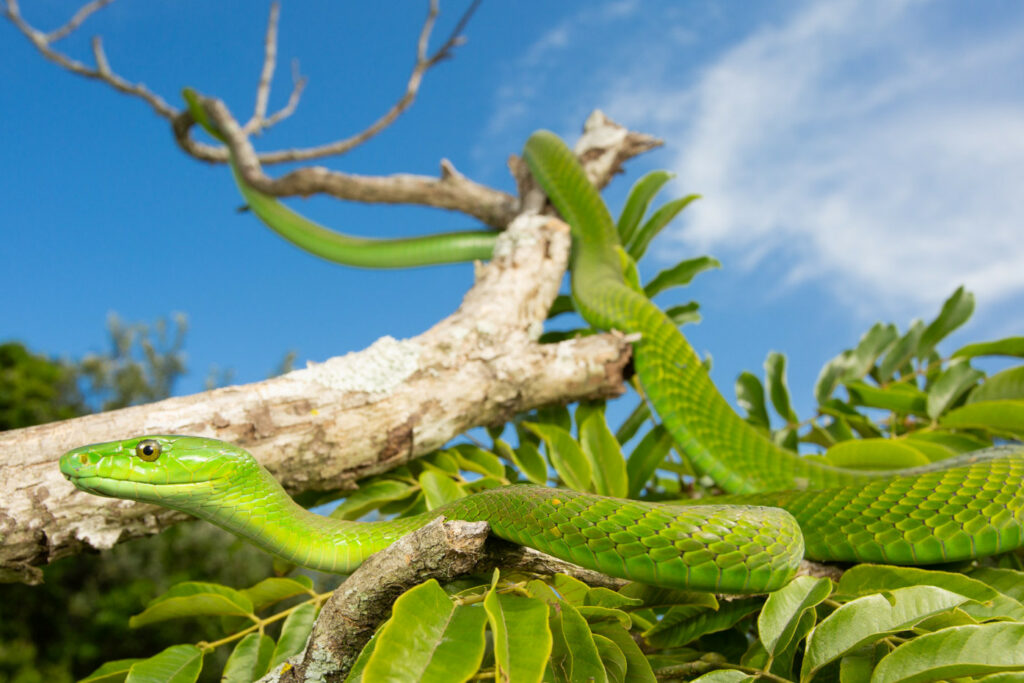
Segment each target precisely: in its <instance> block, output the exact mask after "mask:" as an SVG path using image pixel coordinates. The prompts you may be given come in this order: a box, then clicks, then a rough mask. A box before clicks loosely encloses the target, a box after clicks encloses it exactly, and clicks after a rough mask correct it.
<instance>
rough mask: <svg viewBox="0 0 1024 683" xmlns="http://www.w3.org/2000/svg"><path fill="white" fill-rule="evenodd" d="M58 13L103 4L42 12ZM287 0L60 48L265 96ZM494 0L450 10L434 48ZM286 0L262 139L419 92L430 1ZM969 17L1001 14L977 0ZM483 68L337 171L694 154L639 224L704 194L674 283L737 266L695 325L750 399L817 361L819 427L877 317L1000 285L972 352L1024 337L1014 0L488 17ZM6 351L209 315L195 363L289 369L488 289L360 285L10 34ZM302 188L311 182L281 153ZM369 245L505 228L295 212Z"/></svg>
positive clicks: (3, 197)
mask: <svg viewBox="0 0 1024 683" xmlns="http://www.w3.org/2000/svg"><path fill="white" fill-rule="evenodd" d="M22 4H23V7H22V12H23V14H24V15H25V16H26V18H27V19H28V20H29V21H30V22H32V23H33V24H34V25H36V26H37V27H39V28H41V29H43V30H50V29H52V28H55V27H56V26H57V25H60V24H62V23H63V22H64V21H65V20H66V19H67V17H69V16H70V15H71V13H73V11H74V9H75V8H76V7H77V5H76V3H66V2H56V1H55V0H47V1H45V2H34V1H32V0H25V1H24V2H23V3H22ZM267 6H268V5H267V3H265V2H260V3H202V2H198V1H192V0H181V1H178V2H174V3H143V2H139V1H138V0H118V2H115V3H114V4H113V5H111V6H110V7H108V8H106V9H105V10H103V11H102V12H101V13H100V14H98V15H96V16H94V17H93V18H91V19H90V20H89V21H88V22H87V24H86V25H85V26H84V27H83V29H81V30H80V31H79V32H78V33H77V34H76V35H73V36H72V37H70V38H68V39H67V40H65V41H63V42H62V43H60V44H59V46H60V47H61V48H62V49H64V50H66V51H67V52H70V53H71V54H73V55H75V56H76V57H78V58H80V59H83V60H86V61H88V60H89V59H90V53H89V47H88V41H89V39H90V37H91V36H92V35H94V34H101V35H103V37H104V44H105V47H106V51H107V55H108V57H109V60H110V62H111V64H112V66H113V68H114V69H115V70H116V71H118V72H119V73H120V74H121V75H123V76H124V77H126V78H128V79H129V80H133V81H134V80H141V81H144V82H145V83H146V84H147V85H148V86H149V87H150V88H152V89H153V90H155V91H156V92H158V93H160V94H161V95H163V96H164V97H165V98H166V99H168V100H169V101H171V102H174V103H177V101H178V100H179V97H178V94H177V93H179V92H180V89H181V88H182V87H183V86H192V87H195V88H197V89H199V90H200V91H202V92H205V93H207V94H211V95H215V96H218V97H221V98H222V99H224V100H225V101H226V102H227V103H228V105H229V106H230V107H231V108H232V109H233V110H234V111H235V113H236V115H237V116H239V117H243V116H245V115H247V114H248V112H249V111H251V108H252V101H253V96H254V92H255V83H256V80H257V77H258V73H259V68H260V63H261V58H262V37H263V31H264V27H265V21H266V9H267ZM464 6H465V3H464V2H459V3H456V2H446V3H443V4H442V10H443V15H442V19H441V22H440V25H439V27H438V30H437V31H436V33H435V44H436V42H437V41H439V40H440V39H441V38H442V37H443V36H445V35H447V33H446V31H447V30H448V29H449V28H450V27H451V25H452V23H453V22H454V21H455V19H456V18H457V16H458V14H459V13H460V12H461V10H462V9H463V7H464ZM378 7H380V6H375V5H374V4H373V3H328V2H306V3H285V4H284V7H283V8H282V12H281V25H280V40H279V67H278V72H277V75H276V78H275V89H274V92H273V93H272V99H271V107H272V108H274V107H275V106H280V105H282V104H283V103H284V101H285V100H286V98H287V95H288V92H289V90H290V85H291V83H290V80H291V76H290V61H291V60H292V59H293V58H295V59H298V60H299V63H300V68H301V72H302V73H303V74H304V75H306V76H308V77H309V84H308V87H307V89H306V92H305V95H304V96H303V99H302V103H301V104H300V106H299V110H298V112H297V113H296V115H295V116H294V117H293V118H292V119H290V120H289V121H287V122H285V123H283V124H281V125H279V126H278V127H276V128H274V129H273V130H271V131H270V132H269V133H268V134H266V135H265V136H264V137H263V138H262V139H259V140H257V146H258V147H259V148H260V149H278V148H284V147H290V146H309V145H314V144H320V143H323V142H326V141H329V140H333V139H337V138H340V137H344V136H346V135H348V134H350V133H352V132H354V131H357V130H360V129H362V128H363V127H365V126H366V125H367V124H368V123H369V122H371V121H372V120H374V119H375V118H376V117H377V116H378V115H379V114H380V113H381V112H383V111H384V110H386V108H387V107H389V106H390V105H391V104H392V102H393V101H394V100H395V99H396V98H397V97H398V96H399V94H400V93H401V91H402V90H403V88H404V85H405V80H406V78H407V75H408V69H409V68H410V67H411V63H412V59H413V55H414V52H413V51H414V44H415V40H416V36H417V34H418V31H419V27H420V24H421V22H422V19H423V16H424V15H425V11H426V2H422V3H416V2H411V1H410V2H406V3H402V4H390V5H388V7H390V8H391V9H392V10H395V9H396V8H401V10H402V12H401V14H388V13H387V12H385V11H384V10H381V9H378ZM966 8H969V9H970V11H969V12H968V11H966ZM466 35H467V37H468V39H469V41H468V43H467V44H466V45H465V46H463V47H462V48H460V49H459V51H458V53H457V55H456V58H455V59H454V60H451V61H449V62H446V63H444V64H442V65H441V66H439V67H438V68H436V69H435V70H433V71H431V72H430V73H429V74H428V75H427V77H426V79H425V82H424V85H423V89H422V92H421V94H420V97H419V99H418V100H417V102H416V103H415V105H414V106H413V107H412V108H411V109H410V110H409V111H408V112H407V113H406V114H405V115H404V116H403V117H402V118H401V119H400V120H399V121H398V122H397V123H396V124H395V125H394V126H392V127H391V128H390V129H389V130H387V131H386V132H385V133H383V134H382V135H380V136H379V137H378V138H377V139H375V140H374V141H372V142H370V143H368V144H367V145H364V146H363V147H362V148H360V149H358V150H356V151H354V152H352V153H350V154H348V155H346V156H344V157H341V158H335V159H329V160H327V161H326V162H323V163H325V164H326V165H328V166H330V167H332V168H337V169H341V170H345V171H351V172H358V173H370V174H386V173H397V172H412V173H424V174H432V173H436V171H437V168H438V162H439V160H440V159H441V158H448V159H450V160H451V161H452V162H453V163H454V164H455V166H456V168H458V169H459V170H460V171H461V172H462V173H464V174H466V175H468V176H469V177H471V178H473V179H475V180H477V181H480V182H483V183H487V184H490V185H493V186H496V187H500V188H502V189H505V190H511V189H512V182H511V180H510V178H509V175H508V173H507V171H506V169H505V159H506V158H507V156H508V155H509V154H511V153H516V152H518V151H519V149H520V147H521V145H522V143H523V141H524V140H525V139H526V137H527V136H528V135H529V133H530V132H531V131H533V130H535V129H537V128H542V127H544V128H550V129H552V130H554V131H556V132H558V133H559V134H561V135H563V136H566V137H568V138H570V139H575V137H576V135H577V132H578V130H579V127H580V125H581V122H582V121H583V119H584V118H585V116H586V114H587V113H588V112H589V111H590V110H591V109H593V108H601V109H603V110H605V112H606V113H608V114H609V115H610V116H611V117H612V118H615V119H617V120H619V121H620V122H622V123H624V124H626V125H628V126H630V127H632V128H634V129H638V130H642V131H645V132H650V133H653V134H656V135H658V136H660V137H663V138H664V139H665V140H666V145H665V147H664V148H662V149H660V150H658V151H656V152H654V153H651V154H648V155H646V156H644V157H643V158H641V159H639V160H637V161H636V162H634V163H632V164H630V165H629V167H628V169H627V174H626V176H625V177H622V178H619V179H618V180H616V182H615V183H614V184H613V185H612V187H611V188H610V189H609V191H608V192H607V194H606V197H607V198H608V201H609V203H610V204H611V206H612V208H613V211H617V209H618V207H619V206H621V203H622V200H623V198H624V196H625V192H626V190H627V189H628V187H629V185H630V184H631V183H632V182H633V181H634V180H635V179H636V178H638V177H640V175H642V174H643V173H644V172H645V171H648V170H651V169H654V168H668V169H670V170H673V171H675V172H676V173H677V174H678V175H677V178H676V179H675V180H674V181H673V183H672V185H671V186H670V192H669V193H666V198H667V197H668V195H669V194H672V195H681V194H687V193H690V192H699V193H701V194H703V195H704V199H702V200H701V201H700V202H698V203H697V204H695V205H693V206H692V207H691V208H690V209H688V210H687V212H685V214H684V218H683V219H681V220H679V221H678V222H677V223H676V224H675V225H674V226H673V228H672V229H671V230H670V231H667V232H666V233H665V235H664V236H663V237H661V238H660V239H659V240H658V241H657V242H656V243H655V245H654V247H653V248H652V254H651V256H650V257H648V259H647V262H646V264H645V271H646V274H647V276H648V277H650V276H651V275H653V273H654V272H656V271H657V270H659V269H661V268H663V267H666V266H668V265H671V264H672V263H674V262H675V261H676V260H678V259H679V258H681V257H684V256H686V255H697V254H700V253H711V254H713V255H715V256H716V257H718V258H719V259H720V260H721V261H722V262H723V264H724V268H723V269H722V270H720V271H714V272H711V273H708V274H705V275H702V276H701V277H700V278H699V279H698V282H697V283H696V284H695V285H694V286H692V287H690V288H688V289H687V290H685V291H684V290H676V291H675V293H673V294H669V295H666V296H665V297H664V299H663V300H659V301H660V302H661V303H664V304H665V305H670V304H672V303H677V302H679V301H687V300H689V299H691V298H692V299H697V300H699V301H700V303H701V304H702V308H703V313H704V317H705V319H704V321H703V322H702V323H701V324H700V325H698V326H690V327H688V328H687V330H688V333H689V336H690V337H691V339H692V341H693V342H694V344H695V346H696V347H697V348H698V350H700V351H701V352H707V351H710V352H711V353H712V355H713V357H714V361H715V364H714V371H713V376H714V378H715V379H716V381H717V382H718V384H719V386H720V387H722V388H723V389H724V390H725V393H726V395H727V396H728V397H729V398H730V399H731V398H732V396H733V394H732V387H731V385H732V382H733V379H734V377H735V376H736V374H737V373H738V372H739V371H740V370H742V369H753V370H755V371H757V372H758V373H759V374H760V368H761V363H762V361H763V359H764V356H765V354H766V353H767V352H768V351H770V350H773V349H774V350H779V351H784V352H786V353H787V354H789V357H790V359H791V367H790V372H789V379H790V385H791V387H792V389H793V393H794V398H795V403H796V406H797V408H798V409H802V412H804V413H805V414H806V413H807V411H808V409H809V407H810V406H811V404H812V401H811V398H810V395H811V387H812V384H813V382H814V379H815V377H816V375H817V372H818V369H819V368H820V366H821V364H822V363H823V362H825V361H826V360H827V359H829V358H831V357H832V356H833V355H835V354H836V353H837V352H839V351H840V350H841V349H843V348H845V347H847V346H850V345H852V344H854V343H855V342H856V340H857V338H858V336H859V335H860V334H861V333H862V332H863V331H864V330H865V329H867V327H868V326H869V325H870V324H871V323H873V322H874V321H875V320H878V319H883V320H887V321H888V320H891V321H894V322H897V323H898V324H899V325H900V327H901V328H905V327H906V325H907V323H908V322H909V321H910V320H911V319H912V318H914V317H923V318H930V317H931V316H933V315H934V314H935V313H936V312H937V310H938V307H939V305H940V304H941V302H942V300H943V299H944V298H945V297H946V296H948V295H949V293H951V292H952V291H953V290H954V289H955V288H956V287H957V286H958V285H960V284H966V285H967V286H968V288H970V289H971V290H973V291H974V292H975V293H976V294H977V296H978V309H977V312H976V314H975V318H974V320H973V321H972V322H971V323H970V325H969V326H968V327H966V328H965V329H964V330H962V331H960V332H958V333H957V335H956V336H955V337H954V338H953V339H951V340H950V341H949V342H948V343H947V344H946V345H945V348H946V349H947V350H950V349H952V348H954V347H955V346H956V345H957V344H958V342H964V341H969V340H976V339H983V338H995V337H1001V336H1009V335H1020V334H1024V325H1022V323H1021V320H1022V319H1024V315H1022V314H1024V305H1022V303H1021V302H1022V293H1024V239H1022V237H1024V229H1022V227H1021V217H1022V216H1024V192H1022V191H1021V188H1022V187H1024V79H1021V77H1020V74H1021V72H1022V67H1024V5H1020V4H1019V3H1015V2H1008V1H999V0H993V1H990V2H985V3H972V4H970V5H968V4H964V3H960V2H952V1H949V0H935V1H931V2H928V1H924V0H915V1H887V0H886V1H883V0H876V1H870V0H865V1H863V2H847V1H844V0H836V1H835V2H829V3H810V2H807V3H789V2H760V3H753V4H752V3H732V4H724V3H712V2H686V3H678V2H668V1H664V2H644V3H640V2H630V1H615V2H600V3H594V2H590V3H549V2H518V3H498V2H485V3H484V4H483V6H482V7H481V8H480V10H479V12H478V13H477V16H476V17H475V18H474V19H473V21H472V23H471V24H470V26H469V28H468V30H467V32H466ZM0 56H2V59H0V83H2V86H3V87H2V88H0V111H3V112H4V116H3V124H4V125H3V130H4V135H3V150H4V151H3V154H2V155H0V178H2V182H0V202H2V206H3V207H4V211H3V212H2V214H0V229H2V230H3V244H4V248H3V250H2V251H0V288H2V291H3V292H4V293H5V296H4V297H3V303H2V304H0V320H2V321H3V322H2V327H0V339H19V340H22V341H24V342H25V343H27V344H28V345H29V346H30V347H32V348H34V349H36V350H38V351H41V352H45V353H48V354H51V355H55V356H70V357H77V356H81V355H82V354H84V353H87V352H89V351H97V350H101V349H102V348H103V346H104V343H105V341H106V332H105V319H106V316H107V315H108V313H109V312H116V313H117V314H119V315H120V316H121V317H122V318H124V319H127V320H153V319H155V318H157V317H159V316H162V315H167V314H169V313H171V312H174V311H182V312H185V313H187V314H188V316H189V320H190V325H191V329H190V332H189V336H188V342H187V351H188V355H189V365H190V368H191V374H190V375H189V376H188V377H187V378H186V379H185V380H184V381H183V382H182V383H181V384H180V385H179V387H178V390H179V392H180V393H190V392H193V391H198V390H200V389H201V388H202V382H203V378H204V377H205V375H206V373H207V371H208V370H209V368H210V367H211V366H212V365H215V364H216V365H218V366H220V367H222V368H223V367H230V368H233V369H234V370H235V373H236V375H235V378H236V381H243V382H244V381H254V380H258V379H262V378H263V377H265V376H266V374H267V373H268V372H269V371H270V370H271V369H272V368H273V367H274V366H275V365H276V364H277V362H278V361H279V360H280V358H281V357H282V356H283V354H284V353H285V352H286V351H287V350H289V349H294V350H295V351H297V352H298V355H299V359H300V362H301V361H304V360H306V359H309V360H315V361H320V360H323V359H325V358H328V357H330V356H333V355H337V354H341V353H345V352H347V351H351V350H356V349H361V348H364V347H366V346H367V345H369V344H370V343H372V341H373V340H375V339H376V338H378V337H380V336H382V335H385V334H390V335H392V336H395V337H406V336H411V335H414V334H417V333H419V332H420V331H422V330H424V329H426V328H427V327H429V326H430V325H431V324H432V323H433V322H435V321H436V320H438V319H440V318H441V317H443V316H445V315H446V314H448V313H449V312H451V311H452V310H454V308H455V307H456V306H457V305H458V302H459V300H460V297H461V295H462V293H463V292H464V291H465V290H466V289H467V288H468V287H469V285H470V284H471V278H472V269H471V267H469V266H466V265H460V266H448V267H438V268H429V269H426V268H425V269H416V270H410V271H361V270H353V269H346V268H341V267H337V266H333V265H331V264H327V263H324V262H321V261H318V260H316V259H314V258H313V257H310V256H308V255H306V254H304V253H302V252H300V251H298V250H296V249H294V248H292V247H291V246H289V245H287V244H285V243H283V242H282V241H281V240H280V239H279V238H277V237H276V236H275V235H273V234H272V233H270V232H269V231H268V230H266V229H264V228H263V227H262V226H260V225H259V224H258V223H257V222H256V220H255V219H254V218H252V217H251V216H247V215H238V214H236V213H235V211H234V209H235V208H236V207H237V206H238V204H239V203H240V202H239V199H238V197H237V194H236V192H235V189H234V187H233V185H232V182H231V180H230V178H229V175H228V172H227V170H226V169H225V168H224V167H213V166H207V165H204V164H201V163H199V162H196V161H194V160H192V159H190V158H187V157H186V156H185V155H184V154H183V153H181V152H180V151H179V150H178V149H177V147H176V146H175V145H174V144H173V141H172V140H171V137H170V133H169V130H168V127H167V125H166V123H165V122H164V121H163V120H161V119H159V118H157V117H156V116H155V115H154V114H152V113H151V112H150V110H149V109H148V108H147V107H146V106H145V105H144V104H142V103H141V102H140V101H136V100H132V99H128V98H125V97H123V96H120V95H118V94H116V93H114V92H113V91H111V90H110V89H109V88H107V87H106V86H103V85H100V84H97V83H93V82H89V81H85V80H83V79H81V78H78V77H75V76H73V75H70V74H68V73H66V72H64V71H62V70H61V69H59V68H58V67H56V66H55V65H53V64H50V63H48V62H46V61H44V60H43V59H42V58H41V56H39V55H38V54H37V53H36V52H35V51H34V50H33V48H32V47H31V46H30V45H29V43H28V42H27V41H26V40H25V39H24V38H23V36H21V35H20V34H18V33H17V32H16V31H15V30H14V29H13V27H11V26H10V25H9V24H7V23H6V22H0ZM268 170H269V171H270V172H271V173H278V172H280V170H281V169H280V168H271V169H268ZM292 205H293V206H296V207H297V208H299V209H300V210H301V211H303V212H305V213H307V214H308V215H311V216H313V217H315V218H317V219H318V220H320V221H321V222H323V223H325V224H327V225H331V226H335V227H337V228H339V229H344V230H346V231H350V232H354V233H361V234H366V235H377V236H388V235H406V234H413V233H416V232H433V231H439V230H457V229H468V228H472V227H474V225H473V221H472V220H471V219H469V218H467V217H465V216H462V215H458V214H451V213H446V212H441V211H436V210H428V209H419V208H409V207H388V206H365V205H354V204H341V203H339V202H336V201H332V200H326V199H312V200H307V201H302V200H298V201H294V200H293V202H292Z"/></svg>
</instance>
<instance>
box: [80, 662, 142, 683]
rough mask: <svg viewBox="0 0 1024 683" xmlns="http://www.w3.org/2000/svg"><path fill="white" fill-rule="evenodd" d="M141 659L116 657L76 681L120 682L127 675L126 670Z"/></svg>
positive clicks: (91, 682)
mask: <svg viewBox="0 0 1024 683" xmlns="http://www.w3.org/2000/svg"><path fill="white" fill-rule="evenodd" d="M141 661H142V660H141V659H117V660H114V661H112V662H107V663H105V664H103V665H102V666H101V667H100V668H98V669H96V670H95V671H93V672H92V673H91V674H89V675H88V676H86V677H85V678H83V679H81V680H79V681H78V683H121V681H123V680H124V679H125V677H126V676H127V675H128V670H129V669H130V668H131V666H132V664H134V663H135V662H141Z"/></svg>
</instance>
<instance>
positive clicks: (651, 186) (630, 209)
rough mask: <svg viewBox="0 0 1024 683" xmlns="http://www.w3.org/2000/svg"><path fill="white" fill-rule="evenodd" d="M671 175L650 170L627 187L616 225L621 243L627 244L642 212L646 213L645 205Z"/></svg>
mask: <svg viewBox="0 0 1024 683" xmlns="http://www.w3.org/2000/svg"><path fill="white" fill-rule="evenodd" d="M673 175H674V174H672V173H669V172H668V171H651V172H650V173H648V174H646V175H644V176H643V177H642V178H640V179H639V180H637V181H636V182H635V183H634V184H633V187H631V188H630V189H629V195H628V196H627V197H626V204H625V206H623V207H622V213H621V214H619V220H618V222H617V225H616V227H617V228H618V232H619V241H620V242H621V243H622V244H629V242H630V240H631V239H632V238H633V234H634V233H635V232H636V229H637V227H638V226H639V225H640V221H641V220H643V217H644V214H645V213H647V207H648V206H650V204H651V201H652V200H653V199H654V197H655V195H657V194H658V191H659V190H660V189H661V188H662V187H663V186H664V185H665V183H667V182H668V181H669V180H671V179H672V177H673Z"/></svg>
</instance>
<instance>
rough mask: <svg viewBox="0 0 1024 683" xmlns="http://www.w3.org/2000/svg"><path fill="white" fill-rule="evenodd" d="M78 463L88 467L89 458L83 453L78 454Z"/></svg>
mask: <svg viewBox="0 0 1024 683" xmlns="http://www.w3.org/2000/svg"><path fill="white" fill-rule="evenodd" d="M78 462H80V463H82V464H83V465H88V464H89V456H88V455H86V454H85V453H81V454H79V456H78Z"/></svg>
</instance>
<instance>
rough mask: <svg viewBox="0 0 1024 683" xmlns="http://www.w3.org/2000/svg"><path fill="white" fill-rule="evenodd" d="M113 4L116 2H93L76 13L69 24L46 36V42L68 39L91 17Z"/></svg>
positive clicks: (107, 0) (110, 0)
mask: <svg viewBox="0 0 1024 683" xmlns="http://www.w3.org/2000/svg"><path fill="white" fill-rule="evenodd" d="M112 2H114V0H93V1H92V2H90V3H89V4H87V5H85V6H84V7H82V8H81V9H79V10H78V11H77V12H75V16H73V17H71V20H70V21H68V23H66V24H64V25H63V26H61V27H60V28H59V29H57V30H56V31H50V32H49V33H48V34H46V42H48V43H56V42H57V41H58V40H61V39H63V38H66V37H67V36H68V35H70V34H71V32H72V31H74V30H75V29H77V28H78V27H79V26H81V25H82V22H84V21H85V20H86V19H88V18H89V16H90V15H92V14H93V13H94V12H97V11H99V10H101V9H103V8H104V7H106V6H107V5H109V4H110V3H112Z"/></svg>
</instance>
